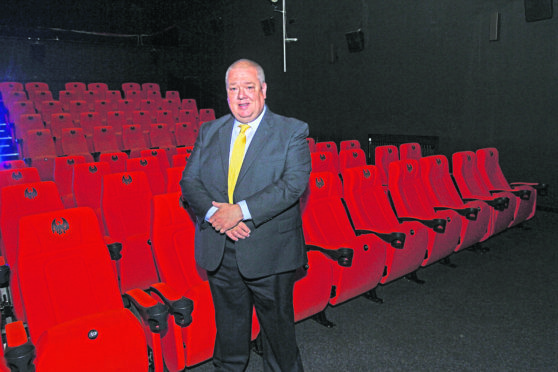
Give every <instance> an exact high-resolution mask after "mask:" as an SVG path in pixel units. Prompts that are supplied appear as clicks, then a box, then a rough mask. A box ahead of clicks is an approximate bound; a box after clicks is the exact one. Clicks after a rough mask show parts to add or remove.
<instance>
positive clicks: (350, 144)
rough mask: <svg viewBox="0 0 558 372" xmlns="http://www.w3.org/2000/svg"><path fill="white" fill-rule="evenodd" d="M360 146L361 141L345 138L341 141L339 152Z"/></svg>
mask: <svg viewBox="0 0 558 372" xmlns="http://www.w3.org/2000/svg"><path fill="white" fill-rule="evenodd" d="M360 148H361V147H360V142H359V141H358V140H345V141H341V142H340V143H339V152H341V151H343V150H354V149H360Z"/></svg>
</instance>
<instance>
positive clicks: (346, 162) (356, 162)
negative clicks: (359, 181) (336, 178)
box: [339, 148, 366, 173]
mask: <svg viewBox="0 0 558 372" xmlns="http://www.w3.org/2000/svg"><path fill="white" fill-rule="evenodd" d="M362 165H366V154H365V153H364V150H363V149H360V148H354V149H352V150H341V151H340V152H339V169H340V170H341V173H342V172H343V170H345V169H346V168H353V167H359V166H362Z"/></svg>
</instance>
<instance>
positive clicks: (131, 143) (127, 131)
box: [122, 125, 148, 156]
mask: <svg viewBox="0 0 558 372" xmlns="http://www.w3.org/2000/svg"><path fill="white" fill-rule="evenodd" d="M122 144H123V145H124V149H126V150H137V151H138V154H139V150H143V149H146V148H147V147H148V146H147V143H146V142H145V137H144V135H143V131H142V130H141V127H140V126H139V125H124V126H123V127H122ZM130 155H131V154H130ZM131 156H133V155H131Z"/></svg>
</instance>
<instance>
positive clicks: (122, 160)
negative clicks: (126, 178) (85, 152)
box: [99, 152, 128, 173]
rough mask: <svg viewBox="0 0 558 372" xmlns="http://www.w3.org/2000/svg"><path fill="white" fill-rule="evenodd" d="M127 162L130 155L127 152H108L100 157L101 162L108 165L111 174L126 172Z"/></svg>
mask: <svg viewBox="0 0 558 372" xmlns="http://www.w3.org/2000/svg"><path fill="white" fill-rule="evenodd" d="M126 160H128V154H126V153H125V152H106V153H104V154H100V155H99V161H102V162H103V161H104V162H106V163H108V165H109V167H110V172H111V173H120V172H125V171H126Z"/></svg>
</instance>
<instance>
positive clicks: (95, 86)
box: [87, 83, 108, 92]
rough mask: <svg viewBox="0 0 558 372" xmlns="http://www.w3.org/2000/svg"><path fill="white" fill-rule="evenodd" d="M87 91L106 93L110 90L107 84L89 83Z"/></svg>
mask: <svg viewBox="0 0 558 372" xmlns="http://www.w3.org/2000/svg"><path fill="white" fill-rule="evenodd" d="M87 90H94V91H98V92H106V91H107V90H108V84H107V83H89V84H87Z"/></svg>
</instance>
